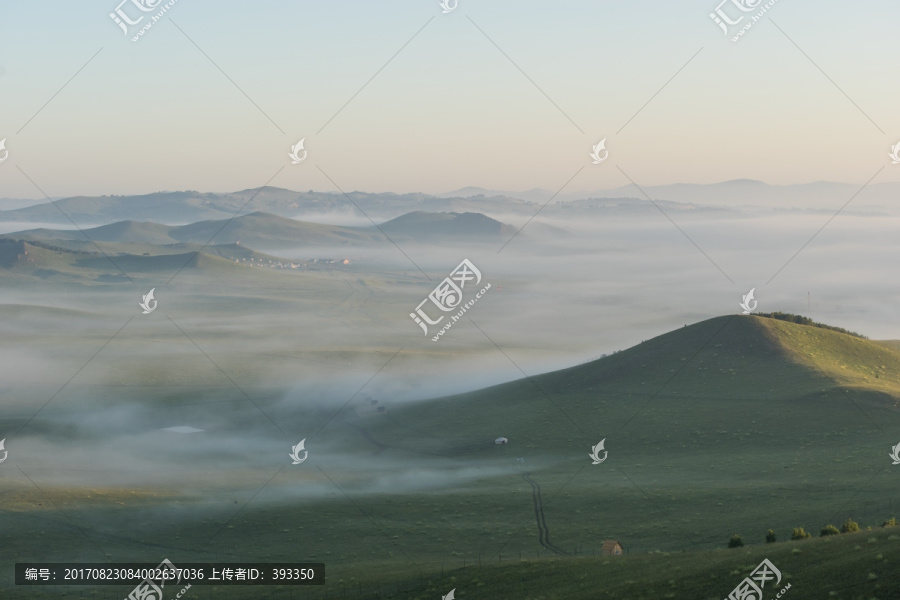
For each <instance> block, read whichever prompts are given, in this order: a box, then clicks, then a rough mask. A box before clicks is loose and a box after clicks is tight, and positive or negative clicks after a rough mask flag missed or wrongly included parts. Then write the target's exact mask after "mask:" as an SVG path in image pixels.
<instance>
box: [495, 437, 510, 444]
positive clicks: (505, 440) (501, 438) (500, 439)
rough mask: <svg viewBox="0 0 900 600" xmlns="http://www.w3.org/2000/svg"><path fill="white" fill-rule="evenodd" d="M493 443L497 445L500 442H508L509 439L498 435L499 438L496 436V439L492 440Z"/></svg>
mask: <svg viewBox="0 0 900 600" xmlns="http://www.w3.org/2000/svg"><path fill="white" fill-rule="evenodd" d="M494 443H495V444H497V445H500V444H508V443H509V440H508V439H506V438H504V437H499V438H497V439H496V440H494Z"/></svg>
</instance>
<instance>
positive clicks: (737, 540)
mask: <svg viewBox="0 0 900 600" xmlns="http://www.w3.org/2000/svg"><path fill="white" fill-rule="evenodd" d="M743 545H744V540H743V538H741V536H739V535H738V534H734V535H733V536H731V539H730V540H728V547H729V548H740V547H741V546H743Z"/></svg>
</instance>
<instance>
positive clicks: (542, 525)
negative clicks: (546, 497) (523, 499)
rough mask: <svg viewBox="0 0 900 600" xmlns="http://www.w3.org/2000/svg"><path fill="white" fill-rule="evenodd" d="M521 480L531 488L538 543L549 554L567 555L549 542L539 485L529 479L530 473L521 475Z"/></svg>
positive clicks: (548, 529) (548, 531)
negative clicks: (548, 551) (549, 552)
mask: <svg viewBox="0 0 900 600" xmlns="http://www.w3.org/2000/svg"><path fill="white" fill-rule="evenodd" d="M522 479H524V480H525V481H527V482H528V484H529V485H530V486H531V500H532V502H534V518H535V520H536V521H537V526H538V542H539V543H540V544H541V546H543V547H544V548H546V549H547V550H550V551H551V552H556V553H557V554H565V555H568V554H569V553H568V552H566V551H565V550H562V549H561V548H557V547H556V546H554V545H553V544H552V543H551V542H550V527H549V526H548V525H547V519H546V518H545V517H544V501H543V500H542V499H541V485H540V484H539V483H538V482H536V481H534V480H533V479H532V478H531V473H522Z"/></svg>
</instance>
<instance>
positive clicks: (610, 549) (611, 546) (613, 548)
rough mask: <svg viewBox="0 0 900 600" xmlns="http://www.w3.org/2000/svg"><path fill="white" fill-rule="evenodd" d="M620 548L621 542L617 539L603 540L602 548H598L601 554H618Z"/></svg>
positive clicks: (620, 552)
mask: <svg viewBox="0 0 900 600" xmlns="http://www.w3.org/2000/svg"><path fill="white" fill-rule="evenodd" d="M622 550H623V548H622V544H620V543H619V542H618V541H617V540H606V541H604V542H603V548H602V549H601V550H600V554H602V555H603V556H620V555H621V554H622Z"/></svg>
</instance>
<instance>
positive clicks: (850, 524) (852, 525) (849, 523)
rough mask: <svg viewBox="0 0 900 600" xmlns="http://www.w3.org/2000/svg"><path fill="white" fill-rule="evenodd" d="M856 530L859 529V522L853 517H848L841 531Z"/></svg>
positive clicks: (849, 531)
mask: <svg viewBox="0 0 900 600" xmlns="http://www.w3.org/2000/svg"><path fill="white" fill-rule="evenodd" d="M854 531H859V523H857V522H856V521H854V520H852V519H847V520H846V521H844V524H843V525H841V533H853V532H854Z"/></svg>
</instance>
